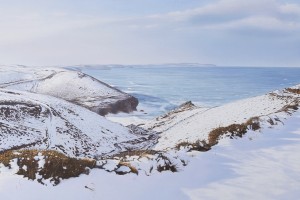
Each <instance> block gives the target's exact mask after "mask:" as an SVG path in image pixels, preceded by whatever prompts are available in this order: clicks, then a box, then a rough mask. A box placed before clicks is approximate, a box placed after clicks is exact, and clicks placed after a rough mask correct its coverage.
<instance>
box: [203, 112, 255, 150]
mask: <svg viewBox="0 0 300 200" xmlns="http://www.w3.org/2000/svg"><path fill="white" fill-rule="evenodd" d="M258 129H260V123H259V118H258V117H252V118H250V119H249V120H248V121H247V122H245V123H242V124H231V125H229V126H226V127H219V128H216V129H214V130H212V131H211V132H210V133H209V135H208V145H209V146H211V147H212V146H214V145H216V144H218V142H219V140H220V138H221V137H222V136H224V135H226V134H230V135H229V137H230V138H234V137H242V136H243V135H244V134H245V133H246V132H247V131H248V130H254V131H256V130H258Z"/></svg>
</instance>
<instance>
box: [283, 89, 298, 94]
mask: <svg viewBox="0 0 300 200" xmlns="http://www.w3.org/2000/svg"><path fill="white" fill-rule="evenodd" d="M285 90H286V91H288V92H290V93H294V94H300V89H293V88H286V89H285Z"/></svg>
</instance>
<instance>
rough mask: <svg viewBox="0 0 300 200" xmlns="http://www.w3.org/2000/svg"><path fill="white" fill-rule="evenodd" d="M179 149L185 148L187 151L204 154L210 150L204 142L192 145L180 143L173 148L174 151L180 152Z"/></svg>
mask: <svg viewBox="0 0 300 200" xmlns="http://www.w3.org/2000/svg"><path fill="white" fill-rule="evenodd" d="M181 147H187V148H188V149H189V150H188V151H202V152H206V151H209V150H210V149H211V146H210V145H208V144H207V142H206V141H205V140H203V141H199V140H198V141H196V142H194V143H191V142H188V141H186V142H181V143H179V144H177V145H176V146H175V149H177V150H180V148H181Z"/></svg>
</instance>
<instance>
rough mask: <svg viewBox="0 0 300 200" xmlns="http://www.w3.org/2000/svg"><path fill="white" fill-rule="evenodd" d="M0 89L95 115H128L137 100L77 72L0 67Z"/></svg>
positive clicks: (58, 69)
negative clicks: (40, 97)
mask: <svg viewBox="0 0 300 200" xmlns="http://www.w3.org/2000/svg"><path fill="white" fill-rule="evenodd" d="M0 77H1V80H0V88H7V89H16V90H22V91H29V92H33V93H38V94H46V95H51V96H54V97H58V98H62V99H64V100H67V101H70V102H73V103H76V104H78V105H81V106H84V107H86V108H88V109H90V110H92V111H94V112H97V113H98V114H101V115H105V114H107V113H109V112H110V113H117V112H120V111H122V112H131V111H133V110H135V109H136V106H137V104H138V101H137V99H135V98H134V97H132V96H130V95H128V94H126V93H124V92H122V91H119V90H117V89H115V88H113V87H110V86H109V85H107V84H105V83H103V82H101V81H99V80H97V79H94V78H93V77H90V76H88V75H86V74H83V73H81V72H78V71H70V70H66V69H62V68H47V67H40V68H39V67H25V66H0Z"/></svg>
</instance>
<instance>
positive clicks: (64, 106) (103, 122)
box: [0, 89, 156, 157]
mask: <svg viewBox="0 0 300 200" xmlns="http://www.w3.org/2000/svg"><path fill="white" fill-rule="evenodd" d="M0 112H1V114H0V151H4V150H9V149H20V148H38V149H55V150H58V151H60V152H63V153H65V154H67V155H69V156H76V157H94V156H97V155H104V154H109V153H117V152H120V151H125V150H127V149H128V148H129V149H135V148H138V149H140V148H145V146H147V145H150V144H151V143H153V142H156V139H155V137H151V138H152V140H149V139H148V135H138V134H133V133H132V132H131V131H130V130H129V129H128V128H126V127H124V126H121V125H120V124H117V123H114V122H111V121H108V120H107V119H105V118H104V117H102V116H100V115H98V114H96V113H94V112H91V111H89V110H87V109H85V108H83V107H80V106H77V105H75V104H72V103H69V102H67V101H65V100H61V99H58V98H55V97H51V96H46V95H41V94H34V93H28V92H20V91H16V90H6V89H0ZM132 141H134V146H133V145H132ZM137 141H140V142H137ZM145 141H146V142H145ZM150 146H151V145H150Z"/></svg>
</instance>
